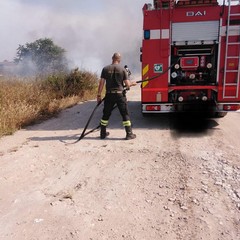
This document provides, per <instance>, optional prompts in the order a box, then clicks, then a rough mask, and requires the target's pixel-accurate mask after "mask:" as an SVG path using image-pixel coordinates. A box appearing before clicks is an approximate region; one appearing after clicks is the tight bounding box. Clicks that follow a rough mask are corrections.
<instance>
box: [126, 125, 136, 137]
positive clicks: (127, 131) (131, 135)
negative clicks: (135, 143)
mask: <svg viewBox="0 0 240 240" xmlns="http://www.w3.org/2000/svg"><path fill="white" fill-rule="evenodd" d="M125 130H126V133H127V135H126V140H131V139H134V138H136V134H134V133H133V132H132V128H131V127H130V126H126V127H125Z"/></svg>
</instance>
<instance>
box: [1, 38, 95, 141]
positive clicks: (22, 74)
mask: <svg viewBox="0 0 240 240" xmlns="http://www.w3.org/2000/svg"><path fill="white" fill-rule="evenodd" d="M65 53H66V51H65V49H63V48H61V47H60V46H58V45H56V44H55V43H54V42H53V40H52V39H49V38H41V39H38V40H36V41H34V42H31V43H26V44H25V45H19V47H18V48H17V52H16V57H15V59H14V62H15V63H14V68H13V69H11V71H10V72H8V71H9V69H4V68H1V69H0V137H2V136H3V135H8V134H12V133H14V132H15V131H16V130H18V129H20V128H22V127H24V126H26V125H29V124H32V123H35V122H37V121H40V120H43V119H46V118H49V117H51V116H54V115H56V114H57V113H58V112H59V111H61V110H62V109H65V108H68V107H71V106H73V105H75V104H77V103H78V102H79V101H84V100H89V99H93V97H95V96H96V92H97V80H98V77H97V75H96V74H94V73H91V72H87V71H84V70H79V69H78V68H75V69H73V70H72V71H70V70H69V66H68V60H67V58H66V56H65ZM7 70H8V71H7Z"/></svg>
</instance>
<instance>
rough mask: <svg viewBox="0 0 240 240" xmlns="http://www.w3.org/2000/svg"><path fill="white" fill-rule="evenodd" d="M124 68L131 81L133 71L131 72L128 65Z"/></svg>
mask: <svg viewBox="0 0 240 240" xmlns="http://www.w3.org/2000/svg"><path fill="white" fill-rule="evenodd" d="M124 68H125V69H126V71H127V75H128V79H130V76H131V74H132V73H131V71H130V69H129V68H128V66H127V65H125V66H124Z"/></svg>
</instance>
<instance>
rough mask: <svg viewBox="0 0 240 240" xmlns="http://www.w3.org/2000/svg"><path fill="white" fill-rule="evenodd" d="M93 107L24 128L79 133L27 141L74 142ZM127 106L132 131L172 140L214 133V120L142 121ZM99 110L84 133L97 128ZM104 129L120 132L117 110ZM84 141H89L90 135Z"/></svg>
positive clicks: (135, 107)
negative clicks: (164, 135)
mask: <svg viewBox="0 0 240 240" xmlns="http://www.w3.org/2000/svg"><path fill="white" fill-rule="evenodd" d="M95 106H96V102H95V101H89V102H85V103H82V104H78V105H76V106H74V107H72V108H69V109H67V110H65V111H63V112H61V113H60V114H59V115H58V116H57V117H56V118H52V119H49V120H47V121H45V122H42V123H40V124H36V125H33V126H30V127H28V128H27V129H28V130H31V131H35V130H36V131H66V130H79V133H78V134H74V135H68V136H59V135H58V136H52V137H46V138H44V137H42V138H40V137H39V138H32V139H31V140H38V141H39V140H42V141H44V140H59V141H66V140H74V139H75V140H76V139H77V138H78V137H79V136H80V135H81V133H82V131H83V129H84V127H85V126H86V123H87V121H88V119H89V117H90V115H91V113H92V111H93V109H94V107H95ZM128 106H129V112H130V116H131V120H132V124H133V128H134V129H144V130H146V131H147V130H150V129H156V130H158V131H161V130H170V131H171V134H172V136H173V137H184V136H185V137H188V136H201V135H205V134H209V130H213V129H217V128H216V127H217V126H218V123H217V121H216V120H215V119H211V118H207V117H204V116H202V115H201V114H157V115H151V116H147V117H144V116H143V115H142V113H141V104H140V102H139V101H131V102H129V104H128ZM102 109H103V106H102V105H100V106H99V107H98V109H97V110H96V112H95V114H94V116H93V118H92V120H91V122H90V124H89V126H88V128H87V131H89V130H91V129H93V128H95V127H97V126H98V125H99V121H100V119H101V117H102ZM108 128H109V129H116V128H123V127H122V119H121V116H120V114H119V112H118V109H115V110H114V111H113V113H112V116H111V118H110V121H109V126H108ZM87 131H86V132H87ZM211 132H212V131H211ZM86 138H88V139H90V138H91V134H89V135H88V136H87V137H86Z"/></svg>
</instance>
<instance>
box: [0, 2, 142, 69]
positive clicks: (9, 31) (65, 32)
mask: <svg viewBox="0 0 240 240" xmlns="http://www.w3.org/2000/svg"><path fill="white" fill-rule="evenodd" d="M144 3H145V0H131V1H128V0H122V1H119V2H115V1H112V0H102V1H99V0H93V1H78V0H63V1H58V0H52V1H47V0H46V1H44V0H42V1H40V0H39V1H36V0H11V1H9V0H1V3H0V30H1V32H2V34H1V38H0V43H1V46H2V49H1V54H0V61H3V60H5V59H6V60H9V61H11V60H13V59H14V57H15V56H16V49H17V48H18V46H19V44H20V45H24V44H26V43H27V42H28V43H30V42H34V41H36V40H37V39H40V38H51V39H53V41H54V43H55V44H57V45H59V46H60V47H62V48H64V49H65V50H66V54H67V58H68V59H69V62H70V63H71V66H72V67H80V68H84V69H85V70H89V71H92V72H96V73H98V74H99V73H100V71H101V69H102V67H103V66H104V65H106V64H108V63H110V62H111V56H112V54H113V53H114V52H120V53H121V54H122V56H123V59H122V64H127V65H128V66H129V68H130V69H131V70H132V72H134V71H138V72H139V71H140V62H139V55H140V51H139V48H140V45H141V39H142V7H143V5H144Z"/></svg>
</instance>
